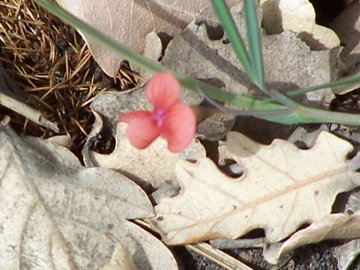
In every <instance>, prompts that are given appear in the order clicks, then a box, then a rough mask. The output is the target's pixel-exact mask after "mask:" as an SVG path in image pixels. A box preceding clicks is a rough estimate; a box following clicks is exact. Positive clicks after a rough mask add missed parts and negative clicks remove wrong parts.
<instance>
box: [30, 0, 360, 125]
mask: <svg viewBox="0 0 360 270" xmlns="http://www.w3.org/2000/svg"><path fill="white" fill-rule="evenodd" d="M214 1H215V0H214ZM34 2H36V3H37V4H39V5H40V6H42V7H44V8H45V9H47V10H48V11H50V12H51V13H52V14H54V15H55V16H57V17H59V18H60V19H61V20H62V21H64V22H65V23H68V24H69V25H70V26H72V27H74V28H75V29H78V30H80V31H81V32H82V33H83V34H84V35H85V36H87V37H88V38H91V39H93V40H95V41H97V42H99V44H102V45H103V46H104V47H105V48H108V49H110V50H112V51H114V52H116V53H117V54H118V55H119V56H122V57H124V58H126V59H128V60H129V61H131V62H132V63H133V64H135V65H137V66H140V67H143V68H146V69H147V70H149V71H150V72H153V73H155V72H160V71H166V72H171V73H172V74H174V76H176V78H177V79H178V80H179V82H180V83H181V85H182V86H183V87H186V88H188V89H191V90H194V91H196V89H197V88H200V89H202V91H203V92H204V93H206V94H207V95H208V96H209V97H210V98H213V99H216V100H218V101H221V102H225V103H228V104H231V105H235V106H237V107H239V108H243V109H247V110H255V111H260V110H287V109H288V107H287V106H284V105H280V104H276V103H273V102H272V101H271V100H261V99H257V98H254V97H250V96H237V95H234V94H232V93H229V92H226V91H223V90H222V89H220V88H217V87H215V86H212V85H209V84H207V83H204V82H202V81H198V80H195V79H192V78H189V77H187V76H185V75H183V74H180V73H177V72H174V71H172V70H170V69H169V68H167V67H164V66H162V65H160V64H158V63H157V62H155V61H152V60H150V59H147V58H145V57H143V56H142V55H140V54H138V53H136V52H134V51H133V50H131V49H129V48H127V47H126V46H124V45H122V44H120V43H118V42H117V41H115V40H114V39H112V38H110V37H108V36H106V35H105V34H103V33H101V32H99V31H98V30H96V29H94V28H93V27H91V26H89V25H87V24H86V23H84V22H82V21H81V20H79V19H77V18H75V17H74V16H72V15H71V14H70V13H69V12H67V11H65V10H64V9H62V8H61V7H59V6H57V5H56V4H54V3H53V2H50V1H47V0H34ZM333 84H337V82H334V83H333ZM315 88H316V87H315ZM276 98H278V96H277V97H276ZM280 99H281V100H280V102H282V103H289V99H286V97H285V98H284V97H283V95H282V96H281V97H280ZM290 103H291V104H290ZM290 103H289V105H291V106H290V107H291V108H290V109H291V110H292V112H290V113H286V114H284V115H269V116H263V117H261V118H263V119H267V120H269V121H272V122H277V123H283V124H297V123H317V122H320V123H327V122H334V123H342V124H349V125H360V116H359V115H354V114H347V113H339V112H329V111H325V110H320V109H314V108H307V107H304V106H302V105H300V104H297V103H296V102H293V101H291V102H290Z"/></svg>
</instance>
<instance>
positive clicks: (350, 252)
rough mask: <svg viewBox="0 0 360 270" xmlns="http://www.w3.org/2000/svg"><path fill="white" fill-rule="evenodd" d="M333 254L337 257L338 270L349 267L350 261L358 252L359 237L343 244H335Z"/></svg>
mask: <svg viewBox="0 0 360 270" xmlns="http://www.w3.org/2000/svg"><path fill="white" fill-rule="evenodd" d="M333 254H334V257H335V258H337V262H338V263H337V265H338V269H339V270H347V269H351V268H350V267H351V265H352V263H353V262H354V261H355V259H356V257H357V256H358V255H359V254H360V239H355V240H351V241H350V242H347V243H345V244H343V245H340V246H336V247H335V248H334V250H333Z"/></svg>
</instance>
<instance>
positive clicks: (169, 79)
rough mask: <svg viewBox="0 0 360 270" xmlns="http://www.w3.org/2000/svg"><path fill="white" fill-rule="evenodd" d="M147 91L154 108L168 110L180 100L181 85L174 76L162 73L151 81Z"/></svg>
mask: <svg viewBox="0 0 360 270" xmlns="http://www.w3.org/2000/svg"><path fill="white" fill-rule="evenodd" d="M145 91H146V96H147V97H148V99H149V101H150V103H151V104H152V105H153V107H154V108H162V109H163V110H166V109H168V108H170V107H171V106H172V105H173V104H174V103H176V102H177V101H178V100H179V95H180V85H179V83H178V81H177V80H176V79H175V77H174V76H173V75H171V74H170V73H165V72H162V73H158V74H156V75H154V76H153V77H152V78H151V79H150V81H149V82H148V84H147V86H146V89H145Z"/></svg>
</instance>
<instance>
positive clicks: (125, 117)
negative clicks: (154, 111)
mask: <svg viewBox="0 0 360 270" xmlns="http://www.w3.org/2000/svg"><path fill="white" fill-rule="evenodd" d="M150 115H151V113H150V112H148V111H135V112H127V113H122V114H121V115H120V117H119V121H120V122H125V123H130V122H131V121H133V120H135V119H138V118H143V117H147V116H150Z"/></svg>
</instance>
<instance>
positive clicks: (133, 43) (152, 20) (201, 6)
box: [57, 0, 237, 76]
mask: <svg viewBox="0 0 360 270" xmlns="http://www.w3.org/2000/svg"><path fill="white" fill-rule="evenodd" d="M57 2H58V3H59V5H60V6H62V7H63V8H65V9H66V10H68V11H70V12H71V13H72V14H74V15H75V16H77V17H79V18H81V19H82V20H84V21H85V22H87V23H89V24H90V25H92V26H94V27H95V28H97V29H98V30H100V31H101V32H103V33H105V34H107V35H109V36H111V37H112V38H114V39H116V40H118V41H119V42H121V43H122V44H124V45H126V46H127V47H129V48H132V49H134V50H135V51H137V52H140V53H142V51H143V49H144V45H145V36H146V35H147V34H149V33H150V32H153V31H154V32H156V33H160V32H161V33H166V35H169V36H174V35H175V34H176V33H179V32H180V31H181V30H182V29H183V28H184V27H185V26H186V25H187V24H188V23H189V22H190V21H193V20H196V19H207V20H210V21H214V19H215V18H216V15H215V14H214V12H213V10H212V6H211V4H210V2H209V1H208V0H197V1H193V0H170V1H169V0H150V1H149V0H138V1H133V0H122V1H118V0H113V1H110V0H108V1H97V0H79V1H73V0H57ZM226 2H227V4H229V5H230V6H232V5H233V4H234V3H236V2H237V1H236V0H227V1H226ZM85 39H86V37H85ZM87 43H88V44H89V47H90V49H91V51H92V54H93V56H94V58H95V60H96V61H97V63H98V64H99V65H100V67H101V68H102V69H103V70H104V72H105V73H107V74H108V75H109V76H114V75H115V74H116V73H117V72H118V69H119V67H120V61H121V59H120V58H119V57H118V56H117V55H115V54H114V53H110V52H109V51H108V50H107V49H105V48H103V47H101V46H99V45H98V44H97V43H95V42H93V41H91V40H87Z"/></svg>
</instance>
